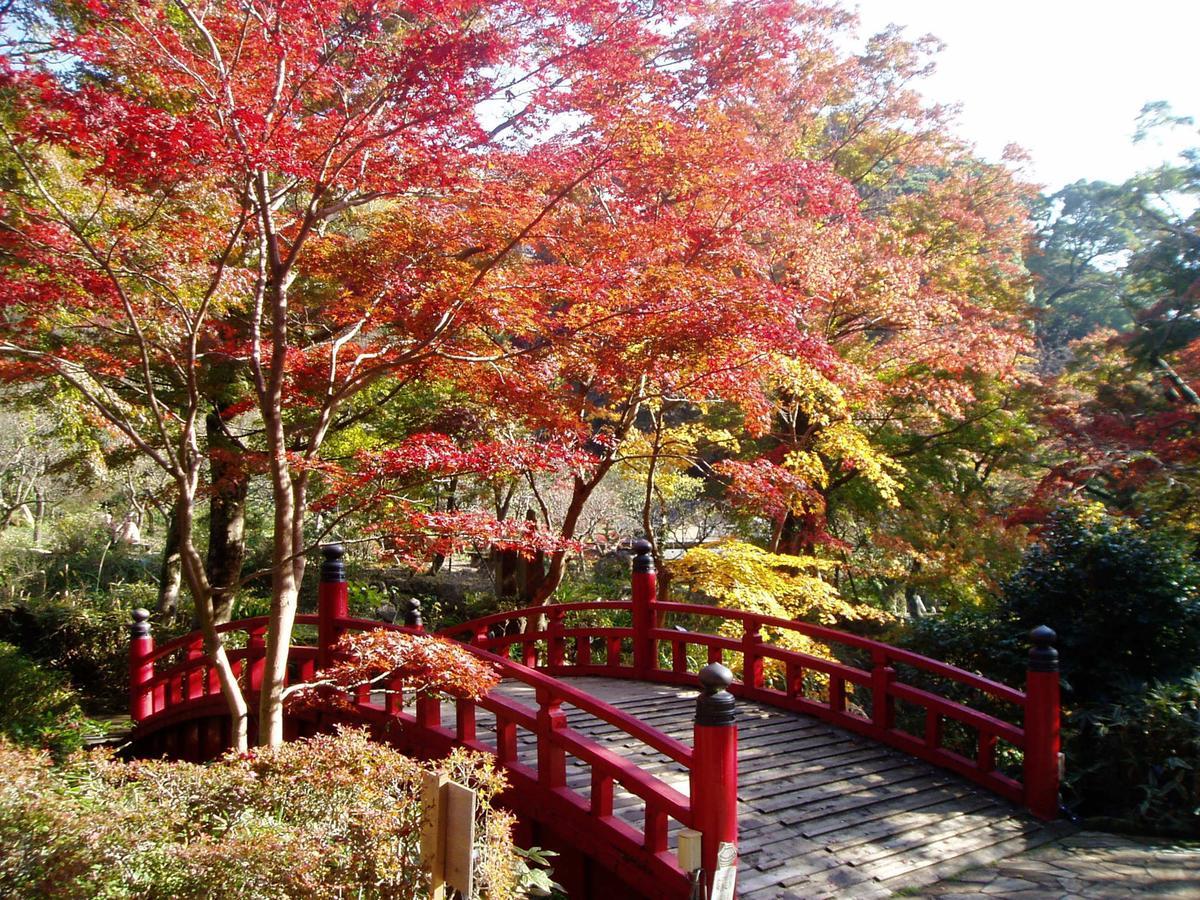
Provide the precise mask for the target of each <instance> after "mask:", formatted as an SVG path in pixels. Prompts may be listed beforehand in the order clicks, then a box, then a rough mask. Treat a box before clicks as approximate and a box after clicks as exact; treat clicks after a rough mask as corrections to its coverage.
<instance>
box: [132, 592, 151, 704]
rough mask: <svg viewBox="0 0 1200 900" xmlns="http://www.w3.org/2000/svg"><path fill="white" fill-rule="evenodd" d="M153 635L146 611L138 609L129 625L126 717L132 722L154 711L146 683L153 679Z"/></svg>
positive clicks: (148, 614)
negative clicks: (151, 657) (127, 714)
mask: <svg viewBox="0 0 1200 900" xmlns="http://www.w3.org/2000/svg"><path fill="white" fill-rule="evenodd" d="M153 652H154V636H153V635H152V634H151V633H150V611H149V610H146V609H142V608H141V607H138V608H137V609H135V610H134V611H133V613H132V615H131V622H130V625H129V717H130V718H131V719H133V721H134V723H135V724H136V723H137V722H140V721H142V719H145V718H148V717H149V716H150V715H151V714H152V713H153V712H154V695H153V693H152V691H151V689H150V682H152V681H153V680H154V663H153V661H151V660H150V659H149V657H150V655H151V654H152V653H153Z"/></svg>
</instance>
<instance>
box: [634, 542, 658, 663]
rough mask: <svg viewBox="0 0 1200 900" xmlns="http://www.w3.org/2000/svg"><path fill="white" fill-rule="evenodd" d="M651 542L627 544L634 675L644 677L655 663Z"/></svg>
mask: <svg viewBox="0 0 1200 900" xmlns="http://www.w3.org/2000/svg"><path fill="white" fill-rule="evenodd" d="M653 550H654V546H653V545H652V544H651V543H650V542H649V541H648V540H646V539H645V538H638V539H637V540H636V541H634V542H633V543H632V544H631V545H630V551H631V552H632V553H633V668H634V676H635V677H636V678H640V679H645V678H648V677H649V676H650V673H651V672H652V671H654V669H655V668H657V665H658V641H656V640H655V639H654V637H653V636H652V635H651V633H650V632H651V631H652V630H653V629H655V628H657V627H658V622H657V618H658V616H657V615H656V614H655V610H654V606H655V600H656V595H657V593H658V575H657V574H656V573H655V571H654V552H653Z"/></svg>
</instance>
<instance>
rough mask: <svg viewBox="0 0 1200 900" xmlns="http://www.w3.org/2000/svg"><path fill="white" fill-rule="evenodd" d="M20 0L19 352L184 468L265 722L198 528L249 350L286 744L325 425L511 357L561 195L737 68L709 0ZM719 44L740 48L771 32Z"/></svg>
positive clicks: (199, 601)
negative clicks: (716, 74)
mask: <svg viewBox="0 0 1200 900" xmlns="http://www.w3.org/2000/svg"><path fill="white" fill-rule="evenodd" d="M6 9H7V10H9V12H10V14H11V15H13V16H16V17H17V19H16V21H20V22H21V23H22V25H23V26H24V27H22V28H20V29H18V30H16V32H15V36H14V37H6V48H5V50H6V53H5V56H4V59H3V68H2V75H3V91H4V98H5V109H4V140H5V158H6V163H5V164H6V168H7V170H8V171H9V172H10V173H12V177H11V178H9V179H8V181H7V183H6V185H5V194H4V214H5V229H4V232H3V254H4V263H5V265H4V275H3V277H4V287H5V295H6V298H7V299H6V319H5V324H4V334H3V336H2V343H0V350H3V352H4V356H5V358H6V363H5V371H4V374H5V377H7V378H9V379H15V380H20V379H39V378H51V379H57V380H60V381H63V382H66V383H67V384H69V385H71V386H72V387H73V388H74V389H75V390H76V391H77V392H79V393H80V394H82V395H83V396H84V397H85V398H86V399H87V400H88V402H89V403H90V404H91V407H92V409H93V411H94V413H95V414H96V416H97V421H98V422H101V421H102V422H103V423H104V425H105V427H108V428H110V429H112V430H113V431H114V432H115V433H116V434H118V435H119V436H120V437H121V438H123V439H124V440H127V441H129V442H130V443H131V444H133V445H134V446H136V447H137V448H138V449H139V450H140V451H141V452H142V453H143V454H145V455H146V456H147V457H149V458H150V459H152V460H154V462H155V463H157V464H158V465H159V466H160V467H161V468H162V469H164V470H165V471H167V472H168V473H170V475H171V476H172V477H173V479H174V481H175V483H176V488H177V492H178V495H179V503H178V506H177V509H178V522H177V530H178V545H179V548H180V555H181V559H182V568H183V572H184V576H185V580H186V581H187V583H188V585H189V588H190V591H191V593H192V595H193V598H194V599H195V603H196V608H197V612H198V614H199V617H200V620H201V624H202V626H203V627H204V629H205V630H206V633H207V641H206V643H207V647H208V651H209V653H210V654H211V655H212V657H213V661H214V664H215V667H216V669H217V671H218V673H219V674H220V677H221V682H222V687H223V690H224V692H225V694H226V696H227V698H228V699H229V703H230V708H231V713H232V715H233V716H234V719H235V723H236V724H237V728H236V730H235V734H237V735H239V743H244V742H245V735H244V729H245V719H246V713H247V710H246V708H245V704H244V701H243V700H242V698H241V694H240V691H239V689H238V685H237V684H236V681H235V679H234V678H233V673H232V670H231V669H230V667H229V665H228V662H227V659H226V658H225V655H224V651H223V648H222V646H221V642H220V641H219V640H218V639H217V637H216V634H215V632H214V631H213V627H212V626H213V623H214V619H215V611H214V606H213V585H212V584H211V583H210V582H209V580H208V576H207V574H206V572H205V569H204V566H203V562H202V560H201V559H200V556H199V553H198V551H197V549H196V541H195V534H194V525H195V522H194V510H195V502H196V500H197V498H199V497H200V496H202V494H203V492H204V491H205V490H207V489H208V486H207V485H206V479H205V473H204V463H205V461H206V452H205V450H204V444H205V438H204V435H203V434H202V430H203V419H204V417H205V416H206V415H207V413H208V412H209V411H210V409H211V406H212V402H213V401H212V397H211V396H210V394H211V392H210V391H209V390H208V388H209V384H208V381H207V379H209V378H210V377H212V375H213V373H214V372H217V371H218V370H220V369H221V368H222V367H223V366H225V367H227V366H229V365H232V366H233V367H235V368H236V369H237V377H238V378H240V379H243V380H244V381H245V383H246V388H245V390H244V391H243V392H242V397H241V398H240V399H239V400H238V401H237V402H234V403H232V404H231V405H228V406H224V407H221V408H220V409H221V416H222V419H223V420H224V421H230V422H231V421H233V420H234V419H235V418H236V417H237V416H239V415H242V416H246V417H247V418H248V420H249V421H248V423H247V424H246V425H245V426H244V432H245V433H244V436H245V437H248V438H250V439H251V442H250V443H249V446H248V450H247V452H246V453H245V454H244V456H245V458H246V463H247V464H248V465H253V466H254V467H255V471H257V472H261V473H263V474H264V475H265V476H266V478H267V480H268V482H269V484H270V488H271V500H272V503H273V507H274V511H273V516H274V523H273V550H272V563H271V571H270V576H271V591H272V599H271V627H270V629H269V631H268V641H267V658H266V673H265V677H264V689H263V691H262V697H261V706H260V710H259V719H260V723H261V729H262V734H261V739H262V740H263V741H264V742H268V743H274V742H277V741H279V740H280V739H281V736H282V730H281V729H282V709H281V704H280V699H281V698H280V694H281V687H282V680H283V667H284V663H285V659H286V645H287V642H288V639H289V635H290V632H291V624H292V622H293V620H294V614H295V605H296V593H297V589H298V586H299V583H300V580H301V578H302V576H303V572H304V565H305V556H304V551H305V549H306V547H308V546H309V543H310V542H309V541H308V540H306V536H305V533H304V524H305V521H306V512H307V508H308V504H309V502H310V498H309V491H310V488H311V485H312V483H313V480H314V476H315V473H317V472H324V471H325V469H323V463H322V460H321V452H320V451H321V447H322V445H323V442H324V441H325V439H326V438H327V437H328V435H329V434H330V433H331V432H332V431H334V430H336V429H337V428H338V427H339V426H340V425H341V424H342V422H341V420H340V419H339V414H340V413H342V412H344V411H345V410H346V409H347V408H348V404H349V403H350V402H351V401H352V400H353V398H354V396H355V394H356V393H358V392H361V391H363V390H365V389H366V388H368V387H370V386H371V385H373V384H375V383H377V382H379V381H380V380H382V379H393V380H396V381H400V382H403V381H405V380H410V379H412V378H413V377H415V375H416V374H421V375H429V374H431V373H434V372H436V371H437V369H438V367H439V366H442V367H443V368H444V369H446V368H448V369H461V368H463V367H464V366H469V365H470V364H471V363H473V362H496V363H498V362H500V361H502V360H503V359H504V358H505V357H507V356H509V355H520V353H521V351H522V345H524V348H525V349H527V348H528V347H529V346H536V345H540V344H544V343H545V342H547V341H549V340H550V339H552V337H553V335H554V333H555V332H556V331H558V330H560V328H561V326H559V325H558V324H557V323H554V324H551V325H550V326H549V327H546V325H545V323H544V322H542V321H540V320H539V314H541V315H544V314H545V313H546V312H547V306H545V305H543V304H539V303H537V302H532V301H531V298H532V297H533V294H534V291H533V290H532V289H530V288H524V287H523V286H522V285H521V284H520V280H519V279H520V277H521V276H518V275H516V274H515V273H516V272H517V271H524V270H525V269H526V268H528V269H530V270H532V269H534V268H538V267H535V266H532V265H526V263H527V262H528V260H527V259H526V255H527V253H529V252H535V251H534V246H533V244H532V242H531V238H532V236H533V235H535V234H540V233H542V232H541V231H540V230H539V229H541V228H543V227H544V225H546V224H548V223H546V222H545V221H544V220H546V219H547V217H548V216H549V214H550V213H551V212H552V211H553V210H554V209H555V208H556V207H557V206H558V205H559V204H561V203H562V202H563V201H564V200H566V199H567V198H568V197H569V196H570V195H572V193H573V192H577V191H580V190H583V189H584V186H585V185H586V184H588V183H589V180H591V179H595V178H598V177H600V175H601V174H602V173H603V172H604V171H606V170H607V169H608V168H610V167H612V166H614V165H616V164H617V163H618V162H620V161H621V160H622V156H623V155H624V156H625V157H626V158H625V160H624V163H625V164H624V166H623V167H622V171H626V172H628V171H629V169H630V163H631V162H632V160H631V159H630V158H629V157H630V156H633V157H638V148H639V147H640V146H641V144H642V142H643V138H644V136H645V134H646V133H647V132H648V131H650V130H651V129H650V126H649V125H647V123H659V122H660V121H662V120H663V119H664V117H666V116H667V113H669V112H670V111H671V110H673V109H675V108H678V109H680V110H686V109H687V108H689V107H691V106H694V105H695V103H694V100H695V97H696V96H697V95H701V94H703V93H704V91H706V90H707V89H708V88H709V84H708V82H707V77H708V73H707V67H708V65H707V62H706V61H705V60H704V59H702V58H700V55H699V54H695V55H692V54H690V52H689V50H688V42H689V39H690V38H689V36H688V35H687V34H686V33H683V32H681V30H680V28H679V27H678V25H677V23H676V21H675V20H676V17H677V16H678V15H680V14H681V13H682V12H684V11H686V4H681V5H680V7H679V8H675V7H673V6H671V5H658V6H654V7H643V6H640V5H638V4H624V3H618V2H597V3H589V4H574V3H562V4H531V3H521V2H515V3H502V4H492V5H490V6H489V7H488V8H487V9H486V10H484V9H480V8H479V7H477V6H475V5H474V4H460V3H455V2H446V3H435V4H421V5H419V6H412V5H409V4H401V3H386V2H385V3H375V2H349V3H324V4H292V3H287V2H247V3H222V4H205V5H202V6H196V5H192V4H189V3H187V2H175V3H162V4H149V5H146V4H127V3H120V2H117V3H112V4H106V3H95V2H93V3H87V4H83V3H78V4H67V5H65V6H45V7H33V6H26V5H20V4H17V5H14V6H10V7H6ZM22 15H23V16H24V18H21V16H22ZM5 34H6V35H9V34H10V32H9V31H8V30H7V29H6V32H5ZM673 35H674V37H672V36H673ZM709 37H710V38H711V37H712V35H711V34H710V35H709ZM758 38H759V40H761V41H766V40H767V37H766V36H765V35H759V36H758ZM703 49H704V52H706V53H708V54H709V56H710V57H712V59H713V66H714V67H715V66H716V65H717V63H720V65H722V66H727V67H731V68H734V69H736V68H737V67H738V66H742V65H748V60H750V59H753V58H755V56H756V55H757V51H756V50H752V48H751V47H750V46H747V47H746V48H745V49H744V50H743V51H742V52H744V53H745V54H747V55H746V57H745V58H742V57H739V56H738V55H737V54H732V55H731V56H730V57H729V58H725V57H724V56H722V55H721V54H722V48H720V47H712V48H703ZM767 49H768V50H769V49H770V48H769V47H768V48H767ZM656 54H658V55H656ZM718 56H720V57H721V58H720V59H716V57H718ZM713 83H714V84H716V83H717V82H716V81H714V82H713ZM485 120H486V121H485ZM644 155H645V154H641V156H644ZM631 193H632V192H631ZM540 268H541V269H543V270H544V275H543V277H544V278H545V279H547V280H549V279H550V278H554V279H555V280H556V281H558V282H559V283H560V284H561V282H562V280H563V276H564V274H566V268H565V267H563V266H559V267H550V266H542V267H540ZM555 268H556V269H557V271H553V270H554V269H555ZM510 270H511V272H510ZM572 271H573V272H574V278H573V280H574V281H575V282H576V284H575V285H574V287H576V288H577V289H583V287H584V286H583V285H582V284H580V283H579V282H580V280H581V277H580V276H581V272H582V267H580V266H576V267H574V269H573V270H572ZM545 302H546V303H550V302H552V301H551V300H550V298H545ZM581 324H582V323H577V325H576V327H579V326H580V325H581ZM547 332H549V334H547ZM222 377H223V378H225V379H226V380H228V378H229V377H231V376H229V375H228V374H227V373H226V374H225V375H223V376H222Z"/></svg>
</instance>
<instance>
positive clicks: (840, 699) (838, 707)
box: [829, 675, 846, 713]
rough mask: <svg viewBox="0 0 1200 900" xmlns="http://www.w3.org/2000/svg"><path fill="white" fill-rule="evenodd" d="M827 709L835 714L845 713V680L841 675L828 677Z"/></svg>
mask: <svg viewBox="0 0 1200 900" xmlns="http://www.w3.org/2000/svg"><path fill="white" fill-rule="evenodd" d="M829 709H830V710H831V711H832V712H836V713H844V712H845V711H846V679H845V678H843V677H842V676H841V675H830V676H829Z"/></svg>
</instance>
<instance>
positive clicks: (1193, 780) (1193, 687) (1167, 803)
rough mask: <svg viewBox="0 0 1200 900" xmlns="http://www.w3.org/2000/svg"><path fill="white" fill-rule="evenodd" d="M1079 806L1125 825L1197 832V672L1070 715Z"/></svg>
mask: <svg viewBox="0 0 1200 900" xmlns="http://www.w3.org/2000/svg"><path fill="white" fill-rule="evenodd" d="M1067 724H1068V727H1067V728H1066V729H1065V732H1066V735H1067V736H1068V739H1067V745H1066V752H1067V755H1068V759H1069V760H1070V761H1071V765H1070V768H1069V769H1068V788H1069V789H1070V791H1071V793H1073V794H1074V795H1076V797H1077V798H1078V800H1079V811H1080V812H1081V813H1082V814H1084V815H1087V816H1090V817H1096V818H1099V819H1101V820H1107V822H1108V823H1109V824H1113V825H1116V826H1118V827H1120V828H1123V829H1130V828H1133V829H1136V830H1138V831H1150V832H1157V833H1161V834H1173V835H1184V836H1190V837H1193V838H1194V837H1197V836H1200V670H1198V671H1196V672H1193V673H1192V674H1191V675H1190V676H1189V677H1187V678H1184V679H1181V680H1179V681H1177V682H1171V683H1159V684H1154V685H1151V686H1150V687H1149V688H1147V689H1146V690H1145V691H1143V692H1141V693H1138V694H1135V695H1133V696H1131V697H1128V698H1126V699H1125V700H1123V701H1121V702H1118V703H1109V704H1104V705H1099V706H1096V707H1091V708H1085V709H1083V710H1079V711H1077V712H1074V713H1072V714H1071V715H1070V716H1069V717H1068V722H1067Z"/></svg>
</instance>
